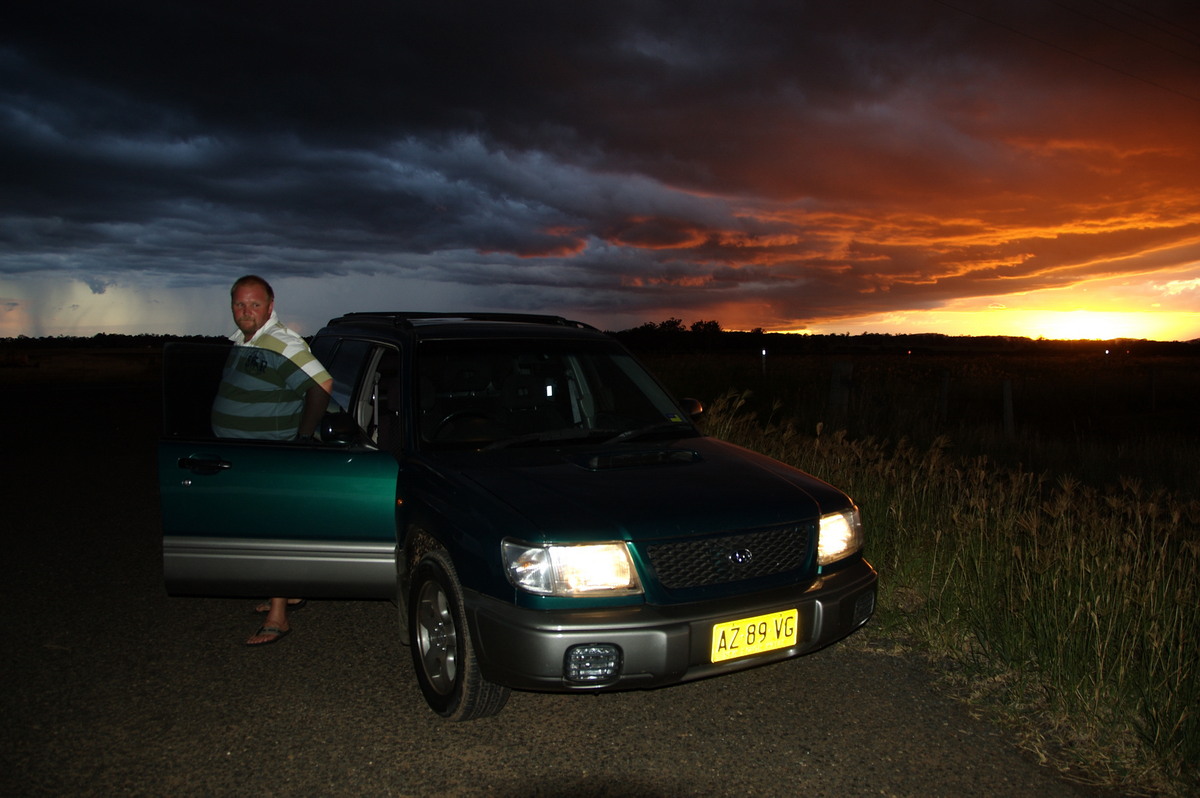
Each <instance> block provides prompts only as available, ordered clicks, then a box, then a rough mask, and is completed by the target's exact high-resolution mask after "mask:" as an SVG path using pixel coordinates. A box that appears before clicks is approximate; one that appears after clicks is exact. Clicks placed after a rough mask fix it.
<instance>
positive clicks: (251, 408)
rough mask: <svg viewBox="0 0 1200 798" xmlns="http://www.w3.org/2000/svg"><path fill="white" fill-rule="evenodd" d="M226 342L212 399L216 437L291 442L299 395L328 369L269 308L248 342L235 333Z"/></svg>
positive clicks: (300, 402) (322, 378) (326, 374)
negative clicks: (228, 348) (226, 351)
mask: <svg viewBox="0 0 1200 798" xmlns="http://www.w3.org/2000/svg"><path fill="white" fill-rule="evenodd" d="M229 340H231V341H233V343H234V347H233V351H231V352H230V353H229V358H228V359H227V360H226V361H225V371H224V373H223V374H222V375H221V385H220V387H219V388H218V389H217V396H216V399H215V400H214V401H213V408H212V427H213V432H214V433H215V434H216V435H217V437H219V438H254V439H257V440H274V441H288V440H292V439H293V438H295V437H296V432H297V430H298V429H299V427H300V417H301V415H302V414H303V412H304V394H305V393H306V392H307V391H308V389H309V388H310V387H312V386H314V385H317V386H319V385H320V384H321V383H323V382H325V381H326V380H329V379H330V376H329V372H327V371H326V370H325V367H324V366H322V365H321V362H320V361H319V360H317V359H316V357H314V356H313V353H312V352H311V351H310V350H309V348H308V344H307V343H305V342H304V339H303V338H301V337H300V336H299V335H298V334H296V333H295V332H293V331H292V330H289V329H288V328H287V327H284V326H283V324H281V323H280V321H279V319H278V318H276V316H275V314H274V312H272V313H271V317H270V318H269V319H267V323H266V324H264V325H263V326H262V328H261V329H260V330H259V331H258V332H256V333H255V334H254V336H253V337H252V338H251V339H250V340H249V341H245V342H243V336H242V333H241V331H238V332H236V333H234V334H233V335H231V336H229Z"/></svg>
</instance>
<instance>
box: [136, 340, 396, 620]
mask: <svg viewBox="0 0 1200 798" xmlns="http://www.w3.org/2000/svg"><path fill="white" fill-rule="evenodd" d="M231 349H232V347H231V346H230V345H220V344H190V343H177V344H169V345H168V346H167V348H166V350H165V352H164V357H163V431H162V438H161V439H160V442H159V445H158V480H159V493H160V497H161V505H162V525H163V575H164V579H165V583H166V588H167V592H169V593H172V594H188V595H207V596H245V597H263V596H305V597H324V598H394V596H395V589H396V587H395V585H396V566H395V550H396V476H397V470H398V467H397V463H396V458H395V456H394V455H393V454H391V453H390V452H388V451H383V450H380V449H378V448H376V447H375V446H374V445H372V444H371V443H370V442H369V440H368V439H367V438H366V436H365V435H363V434H361V432H360V431H359V430H358V428H357V425H355V424H354V422H353V419H350V418H349V416H347V415H346V414H345V413H343V412H340V409H339V408H337V407H334V406H333V403H331V406H330V412H329V413H327V414H326V419H325V423H323V424H322V425H321V427H322V430H323V432H324V435H323V436H321V435H319V438H320V439H319V440H318V441H316V442H304V443H301V442H295V441H258V440H233V439H222V438H217V437H215V436H214V434H213V432H212V427H211V425H210V422H209V417H210V414H211V409H212V402H213V398H214V397H215V395H216V392H217V387H218V386H219V384H220V380H221V374H222V371H223V368H224V364H225V360H226V358H227V357H228V355H229V353H230V351H231ZM260 351H261V352H262V353H263V354H264V356H276V357H277V355H275V353H272V352H268V351H267V350H260ZM334 430H337V432H336V434H333V431H334Z"/></svg>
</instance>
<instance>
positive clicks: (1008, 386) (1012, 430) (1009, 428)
mask: <svg viewBox="0 0 1200 798" xmlns="http://www.w3.org/2000/svg"><path fill="white" fill-rule="evenodd" d="M1016 435H1017V425H1016V423H1015V422H1014V421H1013V400H1012V380H1005V381H1004V437H1005V438H1008V439H1009V440H1012V439H1013V438H1015V437H1016Z"/></svg>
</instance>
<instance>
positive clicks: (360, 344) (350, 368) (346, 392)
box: [312, 337, 374, 408]
mask: <svg viewBox="0 0 1200 798" xmlns="http://www.w3.org/2000/svg"><path fill="white" fill-rule="evenodd" d="M373 346H374V344H373V343H372V342H371V341H363V340H359V339H355V338H345V339H341V340H338V339H335V338H330V337H324V338H318V339H316V340H314V341H313V343H312V350H313V354H314V355H316V357H317V360H320V361H321V363H322V365H324V366H325V370H326V371H328V372H329V374H330V376H331V377H333V389H332V391H331V392H330V393H331V395H332V396H333V401H335V402H337V405H338V407H344V408H349V407H350V403H351V399H352V396H353V393H354V389H355V387H356V386H357V385H358V382H359V377H360V376H361V375H362V373H363V370H364V367H365V366H366V364H367V356H368V354H369V353H370V351H371V349H372V347H373Z"/></svg>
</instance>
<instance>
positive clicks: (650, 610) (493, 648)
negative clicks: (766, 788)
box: [465, 559, 878, 691]
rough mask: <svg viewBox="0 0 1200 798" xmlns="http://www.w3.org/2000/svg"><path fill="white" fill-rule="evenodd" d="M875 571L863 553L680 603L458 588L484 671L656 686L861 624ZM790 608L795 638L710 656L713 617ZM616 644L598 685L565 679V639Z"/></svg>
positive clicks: (793, 651)
mask: <svg viewBox="0 0 1200 798" xmlns="http://www.w3.org/2000/svg"><path fill="white" fill-rule="evenodd" d="M877 578H878V577H877V576H876V573H875V569H874V568H872V567H871V566H870V564H869V563H867V562H866V561H865V560H861V559H860V560H859V561H858V562H856V563H854V564H852V565H850V566H848V567H845V568H843V569H841V570H839V571H837V572H836V573H833V574H828V575H825V576H822V577H819V578H818V579H817V581H816V582H815V583H814V584H813V585H811V586H810V587H808V588H807V589H805V590H798V589H797V588H794V587H790V588H777V589H774V590H769V591H763V592H760V593H753V594H749V595H745V596H738V597H734V598H723V599H719V600H713V601H703V602H694V603H690V604H682V605H669V606H652V605H646V604H643V605H638V606H632V607H614V608H604V609H592V610H530V609H526V608H521V607H515V606H513V605H512V604H509V603H506V602H504V601H501V600H499V599H495V598H491V597H488V596H483V595H480V594H477V593H471V592H469V591H468V592H467V594H466V596H465V600H466V611H467V614H468V617H469V618H470V622H471V626H472V630H473V632H474V635H473V639H474V644H475V654H476V657H477V658H478V661H479V666H480V669H481V670H482V672H483V675H484V677H485V678H487V679H488V680H489V681H492V682H495V683H497V684H503V685H507V686H509V687H513V688H517V689H524V690H546V691H577V690H597V689H608V690H613V689H616V690H621V689H633V688H644V687H659V686H662V685H667V684H675V683H677V682H684V681H690V680H692V679H701V678H704V677H707V676H715V675H717V674H721V673H729V672H732V671H737V670H743V669H745V668H750V667H754V666H756V665H761V664H764V663H767V662H775V661H778V660H782V659H788V658H790V657H795V656H799V655H800V654H805V653H807V652H809V651H814V650H816V649H818V648H822V647H824V646H827V645H829V644H830V643H833V642H835V641H837V640H840V639H841V638H843V637H845V636H846V635H848V634H850V633H851V632H853V631H854V630H855V629H857V628H858V627H860V626H862V625H863V624H864V623H866V621H867V619H868V618H870V616H871V614H872V613H873V612H874V608H875V586H876V581H877ZM792 608H795V609H797V610H798V612H799V624H800V629H799V632H798V634H797V639H796V645H794V646H791V647H788V648H782V649H777V650H775V651H769V652H765V653H762V654H756V655H753V656H749V657H744V658H741V659H735V660H726V661H724V662H718V663H713V662H711V661H710V645H711V637H712V628H713V626H714V624H718V623H722V622H725V621H731V620H735V619H738V618H746V617H751V616H757V615H762V614H766V613H771V612H778V611H783V610H788V609H792ZM589 644H605V645H609V646H616V647H618V648H619V650H620V660H621V668H620V672H619V674H618V675H617V676H616V677H615V678H613V679H611V680H609V681H606V682H604V683H600V684H597V683H586V684H580V683H574V682H570V681H567V679H566V678H565V677H564V660H565V658H566V655H567V652H568V650H569V649H571V648H572V647H573V646H582V645H589Z"/></svg>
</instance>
